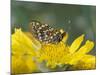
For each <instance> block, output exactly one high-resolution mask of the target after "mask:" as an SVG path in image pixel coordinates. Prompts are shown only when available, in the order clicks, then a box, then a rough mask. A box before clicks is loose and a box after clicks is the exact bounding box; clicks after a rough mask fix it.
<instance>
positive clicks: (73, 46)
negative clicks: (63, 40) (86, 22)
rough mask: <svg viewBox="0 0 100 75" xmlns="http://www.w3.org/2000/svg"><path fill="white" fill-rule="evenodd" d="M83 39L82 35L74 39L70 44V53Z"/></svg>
mask: <svg viewBox="0 0 100 75" xmlns="http://www.w3.org/2000/svg"><path fill="white" fill-rule="evenodd" d="M83 40H84V35H81V36H80V37H78V38H77V39H76V40H74V42H73V43H72V45H71V46H70V53H74V52H75V51H76V50H77V49H78V48H79V47H80V45H81V43H82V41H83Z"/></svg>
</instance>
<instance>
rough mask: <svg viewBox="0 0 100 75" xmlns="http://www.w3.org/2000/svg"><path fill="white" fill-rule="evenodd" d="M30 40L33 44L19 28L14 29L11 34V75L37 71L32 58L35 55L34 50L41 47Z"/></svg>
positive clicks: (36, 42)
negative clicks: (12, 74)
mask: <svg viewBox="0 0 100 75" xmlns="http://www.w3.org/2000/svg"><path fill="white" fill-rule="evenodd" d="M28 35H30V34H28ZM30 36H31V35H30ZM32 39H33V40H34V43H33V40H31V39H30V38H29V37H28V36H27V35H26V33H24V32H22V31H21V28H20V29H15V33H14V34H12V73H32V72H37V71H38V69H37V65H36V63H35V61H34V60H33V58H34V56H35V54H36V53H35V50H38V49H39V48H40V47H41V45H40V43H39V42H38V41H37V40H35V39H34V38H32Z"/></svg>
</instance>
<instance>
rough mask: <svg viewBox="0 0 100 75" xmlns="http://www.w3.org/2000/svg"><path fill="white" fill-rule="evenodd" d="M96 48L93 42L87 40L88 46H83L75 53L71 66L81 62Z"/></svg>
mask: <svg viewBox="0 0 100 75" xmlns="http://www.w3.org/2000/svg"><path fill="white" fill-rule="evenodd" d="M93 47H94V43H93V42H92V41H89V40H87V41H86V44H85V45H84V46H82V47H81V48H80V49H79V50H78V51H77V52H75V53H74V54H73V55H72V56H71V59H72V60H71V61H70V64H76V63H77V62H78V61H79V60H81V59H82V57H83V56H84V55H85V54H86V53H88V52H90V51H91V50H92V48H93Z"/></svg>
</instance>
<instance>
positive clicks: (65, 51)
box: [38, 35, 95, 69]
mask: <svg viewBox="0 0 100 75" xmlns="http://www.w3.org/2000/svg"><path fill="white" fill-rule="evenodd" d="M66 37H68V36H67V35H66ZM65 40H66V38H65V37H64V39H63V40H62V41H61V42H60V43H58V44H43V45H42V48H41V49H40V51H39V52H38V53H39V54H38V57H39V61H40V62H43V61H45V62H46V65H47V67H50V68H56V67H57V66H61V65H72V66H73V68H76V69H94V68H95V56H92V55H89V54H87V53H89V52H90V51H91V50H92V48H93V47H94V43H93V42H92V41H89V40H87V41H86V43H85V44H84V45H82V46H81V44H82V42H83V40H84V35H81V36H79V37H78V38H77V39H75V40H74V41H73V43H72V44H71V45H70V46H68V45H65V43H64V42H65Z"/></svg>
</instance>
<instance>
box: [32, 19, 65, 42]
mask: <svg viewBox="0 0 100 75" xmlns="http://www.w3.org/2000/svg"><path fill="white" fill-rule="evenodd" d="M30 30H31V33H32V35H33V36H34V37H35V38H36V39H38V40H39V41H40V42H44V43H58V42H60V41H61V40H62V39H63V36H64V33H65V32H61V31H60V30H57V29H54V28H52V27H50V26H49V25H48V24H41V23H40V22H39V21H32V22H31V23H30Z"/></svg>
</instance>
